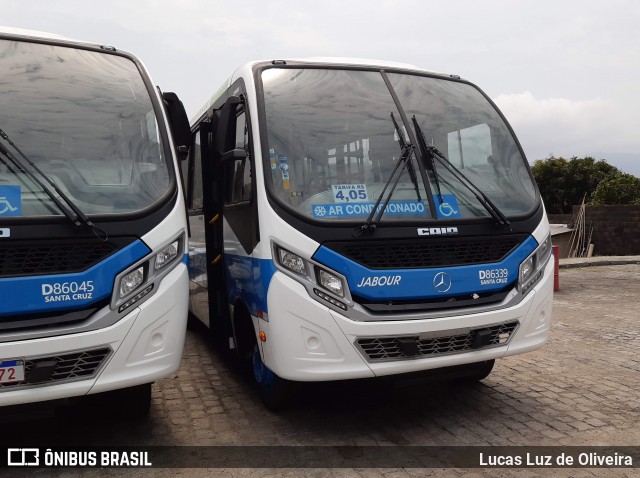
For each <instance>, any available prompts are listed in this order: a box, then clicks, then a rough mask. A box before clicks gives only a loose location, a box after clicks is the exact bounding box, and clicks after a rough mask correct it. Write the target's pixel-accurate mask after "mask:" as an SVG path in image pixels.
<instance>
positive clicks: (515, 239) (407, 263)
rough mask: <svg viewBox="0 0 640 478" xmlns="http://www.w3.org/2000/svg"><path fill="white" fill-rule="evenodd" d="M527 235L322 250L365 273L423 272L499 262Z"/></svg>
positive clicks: (351, 245) (379, 243)
mask: <svg viewBox="0 0 640 478" xmlns="http://www.w3.org/2000/svg"><path fill="white" fill-rule="evenodd" d="M526 237H527V236H526V235H510V236H493V237H492V236H490V237H477V238H468V237H446V238H421V239H419V240H413V239H412V240H393V241H391V240H388V241H375V240H374V241H366V242H364V241H362V242H357V243H356V242H334V243H326V244H325V246H326V247H327V248H329V249H332V250H334V251H336V252H338V253H339V254H341V255H343V256H345V257H347V258H349V259H351V260H352V261H355V262H357V263H359V264H361V265H363V266H365V267H366V268H368V269H425V268H429V267H449V266H461V265H471V264H490V263H495V262H500V261H501V260H503V259H504V258H505V257H506V256H507V255H509V254H510V253H511V252H512V251H513V250H514V249H515V248H516V247H518V246H519V245H520V244H521V243H522V242H523V241H524V240H525V239H526Z"/></svg>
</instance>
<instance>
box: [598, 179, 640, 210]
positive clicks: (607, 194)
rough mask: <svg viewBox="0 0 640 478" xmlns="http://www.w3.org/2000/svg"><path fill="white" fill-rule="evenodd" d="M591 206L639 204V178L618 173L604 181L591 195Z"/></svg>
mask: <svg viewBox="0 0 640 478" xmlns="http://www.w3.org/2000/svg"><path fill="white" fill-rule="evenodd" d="M591 202H592V204H640V178H636V177H635V176H633V175H631V174H625V173H619V174H616V175H615V176H612V177H610V178H607V179H604V180H603V181H601V182H600V184H598V187H597V188H596V190H595V192H594V193H593V199H592V201H591Z"/></svg>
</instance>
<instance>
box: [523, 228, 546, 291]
mask: <svg viewBox="0 0 640 478" xmlns="http://www.w3.org/2000/svg"><path fill="white" fill-rule="evenodd" d="M549 257H551V235H548V236H547V238H546V239H545V240H544V241H542V243H541V244H540V245H539V246H538V247H537V248H536V250H535V251H533V252H532V253H531V255H529V257H527V258H526V259H525V260H524V261H522V263H521V264H520V269H519V272H518V289H519V290H520V291H521V292H522V293H523V294H524V293H526V292H527V291H528V290H529V289H531V287H533V286H534V284H535V283H536V282H538V280H539V279H540V278H541V277H542V272H543V269H544V268H545V266H546V265H547V262H548V261H549Z"/></svg>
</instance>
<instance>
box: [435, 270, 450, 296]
mask: <svg viewBox="0 0 640 478" xmlns="http://www.w3.org/2000/svg"><path fill="white" fill-rule="evenodd" d="M433 287H435V288H436V290H437V291H438V292H447V291H448V290H449V289H451V276H450V275H449V274H447V273H446V272H438V273H437V274H436V276H435V277H434V278H433Z"/></svg>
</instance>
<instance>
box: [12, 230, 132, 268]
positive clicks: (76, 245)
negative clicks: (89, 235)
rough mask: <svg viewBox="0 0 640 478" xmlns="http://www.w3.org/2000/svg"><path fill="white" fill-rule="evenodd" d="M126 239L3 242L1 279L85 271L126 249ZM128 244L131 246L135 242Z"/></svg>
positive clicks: (128, 241)
mask: <svg viewBox="0 0 640 478" xmlns="http://www.w3.org/2000/svg"><path fill="white" fill-rule="evenodd" d="M120 242H123V241H122V240H118V241H109V242H102V241H98V240H93V241H82V242H81V241H78V240H75V241H74V240H71V239H69V240H49V241H37V242H36V241H33V242H31V241H21V242H19V243H17V242H14V241H8V242H3V244H2V248H1V249H0V277H17V276H33V275H42V274H65V273H70V272H81V271H83V270H86V269H88V268H89V267H91V266H93V265H94V264H97V263H98V262H100V261H102V260H104V259H105V258H106V257H108V256H110V255H111V254H113V253H114V252H115V251H117V250H118V249H120V248H121V247H123V246H124V244H120ZM125 242H127V243H130V242H132V239H131V240H126V241H125Z"/></svg>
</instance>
